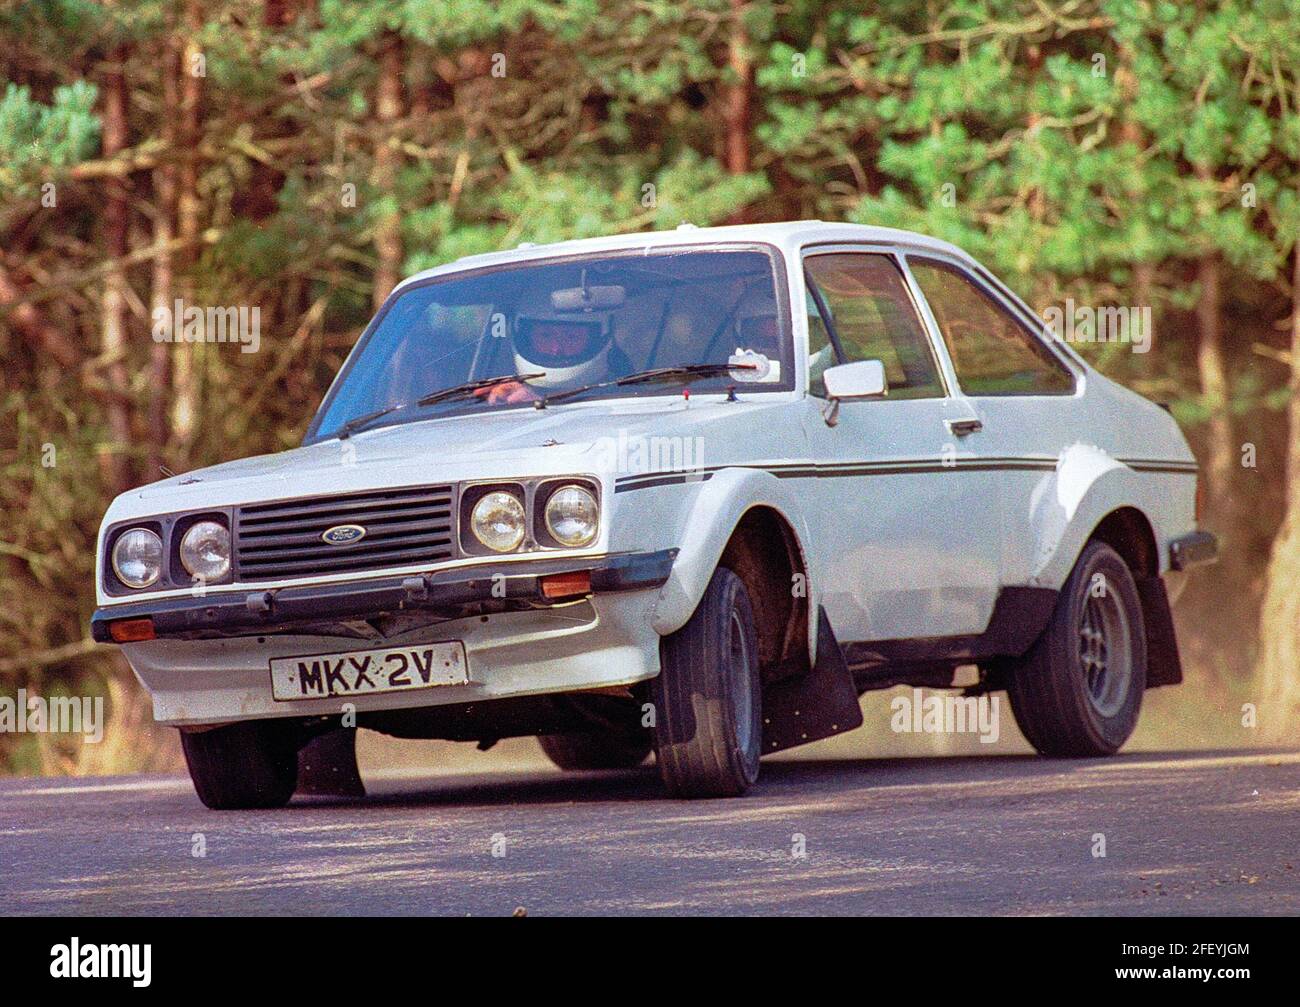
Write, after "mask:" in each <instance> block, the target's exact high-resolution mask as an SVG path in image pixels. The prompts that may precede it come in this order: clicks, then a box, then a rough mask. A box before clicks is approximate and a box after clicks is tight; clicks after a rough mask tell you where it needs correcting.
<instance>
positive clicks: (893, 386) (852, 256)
mask: <svg viewBox="0 0 1300 1007" xmlns="http://www.w3.org/2000/svg"><path fill="white" fill-rule="evenodd" d="M804 268H805V269H806V271H807V277H808V282H809V284H810V285H815V287H816V289H817V292H818V293H820V294H821V298H822V301H823V303H824V304H825V305H826V309H827V311H828V312H829V314H830V316H831V325H832V327H833V328H834V330H835V335H836V336H838V337H839V342H840V349H841V350H843V352H844V358H845V359H844V361H843V362H844V363H853V362H854V361H857V360H879V361H880V362H881V363H882V364H884V365H885V377H886V378H887V379H888V381H889V397H890V398H891V399H922V398H939V397H942V396H943V385H942V383H941V382H940V380H939V368H938V365H937V364H936V363H935V359H934V354H933V353H932V352H931V348H930V339H929V336H927V335H926V331H925V326H924V325H923V324H922V323H921V317H920V316H919V315H918V314H917V312H916V308H915V307H914V306H913V304H912V299H911V297H910V296H909V294H908V292H907V286H906V284H905V282H904V280H903V274H902V273H901V272H900V271H899V269H898V266H897V265H896V264H895V263H894V260H893V259H892V258H890V257H889V256H887V255H877V254H872V253H868V252H844V253H836V254H832V255H810V256H809V257H808V258H807V259H805V260H804ZM825 330H826V326H825V322H824V320H823V319H822V318H821V315H820V312H819V311H818V310H817V307H816V304H815V302H814V301H813V299H812V298H809V316H808V332H809V349H810V351H815V349H816V348H817V346H818V344H819V343H821V342H822V341H823V340H824V338H825ZM809 369H810V374H811V376H812V377H813V379H814V384H813V385H811V386H810V390H811V391H812V392H813V393H814V394H823V395H824V394H825V392H824V391H819V388H818V387H817V386H816V385H815V382H816V380H817V379H818V377H819V375H817V374H814V373H812V372H814V371H815V367H813V366H811V365H810V368H809Z"/></svg>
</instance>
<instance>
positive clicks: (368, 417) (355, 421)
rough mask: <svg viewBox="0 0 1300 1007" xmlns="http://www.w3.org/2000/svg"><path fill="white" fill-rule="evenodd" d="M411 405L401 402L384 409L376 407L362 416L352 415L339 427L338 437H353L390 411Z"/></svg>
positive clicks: (344, 438) (340, 438)
mask: <svg viewBox="0 0 1300 1007" xmlns="http://www.w3.org/2000/svg"><path fill="white" fill-rule="evenodd" d="M409 405H410V403H409V402H399V403H397V405H395V406H388V407H386V408H384V409H376V410H375V411H374V412H373V413H363V414H362V415H360V416H354V417H352V419H350V420H348V421H347V422H346V423H344V424H343V426H341V427H339V432H338V438H339V440H341V441H343V440H347V439H348V438H349V437H351V436H352V435H353V434H354V433H356V432H357V431H358V430H360V429H361V428H362V427H364V426H369V425H370V424H371V423H373V422H374V421H375V420H377V419H380V418H381V417H383V416H387V415H388V414H389V413H395V412H397V410H399V409H405V408H407V406H409Z"/></svg>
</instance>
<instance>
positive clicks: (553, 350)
mask: <svg viewBox="0 0 1300 1007" xmlns="http://www.w3.org/2000/svg"><path fill="white" fill-rule="evenodd" d="M514 330H515V331H514V351H515V367H516V368H517V369H518V372H519V373H520V374H531V373H535V372H537V371H542V372H544V373H545V375H546V376H545V377H544V378H535V379H533V381H532V382H530V384H534V385H537V386H539V387H542V388H556V387H571V386H574V385H582V384H590V383H592V382H594V381H599V380H601V379H603V378H605V377H607V376H608V373H609V367H608V365H607V363H606V358H607V357H608V356H609V351H610V347H611V346H612V345H613V343H612V340H611V338H610V326H609V324H608V319H607V318H603V317H601V316H599V315H578V316H569V317H563V316H561V315H559V314H558V313H557V314H555V315H548V316H538V315H519V316H518V317H517V318H516V319H515V326H514Z"/></svg>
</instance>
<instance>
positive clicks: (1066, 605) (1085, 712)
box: [1007, 542, 1147, 758]
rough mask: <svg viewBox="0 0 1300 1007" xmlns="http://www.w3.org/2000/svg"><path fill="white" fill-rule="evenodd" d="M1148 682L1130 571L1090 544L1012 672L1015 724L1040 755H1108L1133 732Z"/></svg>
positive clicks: (1105, 547) (1100, 545) (1107, 548)
mask: <svg viewBox="0 0 1300 1007" xmlns="http://www.w3.org/2000/svg"><path fill="white" fill-rule="evenodd" d="M1146 683H1147V649H1146V628H1145V625H1144V623H1143V619H1142V605H1141V602H1140V601H1139V599H1138V593H1137V587H1136V585H1135V584H1134V583H1133V574H1132V573H1131V572H1130V571H1129V568H1128V565H1127V564H1126V563H1125V562H1124V560H1123V559H1121V558H1120V555H1119V553H1117V552H1115V550H1114V549H1112V548H1111V547H1110V546H1108V545H1106V544H1105V543H1104V542H1089V543H1088V544H1087V545H1086V546H1085V547H1084V549H1083V552H1082V553H1081V554H1080V556H1079V560H1078V562H1077V563H1075V565H1074V570H1073V571H1072V572H1071V573H1070V576H1069V579H1067V580H1066V582H1065V586H1064V587H1063V588H1062V589H1061V593H1060V596H1059V597H1058V598H1057V599H1056V609H1055V611H1054V612H1053V613H1052V618H1051V621H1050V622H1049V623H1048V625H1047V629H1046V630H1045V631H1044V632H1043V635H1042V636H1041V637H1040V638H1039V639H1038V642H1037V643H1035V644H1034V646H1033V648H1032V649H1031V650H1030V652H1029V653H1028V654H1027V655H1026V656H1025V658H1024V659H1023V660H1022V661H1021V662H1019V663H1018V665H1017V666H1016V667H1015V668H1014V669H1012V672H1011V676H1010V680H1009V682H1008V688H1007V696H1008V698H1009V699H1010V701H1011V711H1012V713H1014V714H1015V718H1016V723H1017V724H1019V725H1020V730H1021V732H1022V733H1023V734H1024V736H1025V737H1026V738H1027V739H1028V740H1029V743H1030V744H1031V745H1033V746H1034V748H1036V749H1038V751H1039V752H1040V753H1042V754H1043V755H1052V756H1062V757H1074V758H1085V757H1089V756H1099V755H1113V754H1114V753H1115V752H1117V751H1118V750H1119V748H1120V746H1121V745H1123V744H1124V742H1126V741H1127V740H1128V738H1129V736H1130V735H1131V734H1132V733H1133V728H1134V727H1136V726H1137V719H1138V712H1139V710H1140V709H1141V707H1142V693H1143V692H1145V691H1146Z"/></svg>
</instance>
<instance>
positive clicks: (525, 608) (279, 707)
mask: <svg viewBox="0 0 1300 1007" xmlns="http://www.w3.org/2000/svg"><path fill="white" fill-rule="evenodd" d="M675 556H676V551H675V550H669V551H664V552H657V553H625V554H618V555H612V556H603V557H598V558H595V559H591V558H588V559H585V560H584V559H573V558H569V559H558V558H548V559H545V560H537V561H531V560H530V561H524V562H520V563H516V564H503V563H497V564H494V565H493V566H489V567H474V568H472V569H461V570H448V571H442V572H441V573H434V574H428V575H425V576H423V577H417V578H405V579H401V578H398V579H394V578H388V579H386V580H373V581H372V580H367V581H363V582H356V583H353V584H346V585H340V584H335V585H322V586H317V587H312V588H306V587H304V588H294V589H289V588H284V589H282V590H280V591H276V592H271V594H272V597H271V598H270V600H269V602H267V601H266V599H264V598H261V597H260V596H258V597H256V598H247V597H245V596H244V595H234V596H232V597H224V596H223V597H222V598H221V599H219V600H216V601H214V600H213V599H212V598H211V597H209V598H206V599H203V598H193V599H191V598H186V599H183V600H179V601H178V600H171V601H166V602H157V601H155V602H150V603H140V604H139V605H138V606H137V605H115V606H112V607H110V608H107V609H103V610H101V611H99V612H96V613H95V617H96V620H97V624H98V626H97V630H96V637H97V638H98V639H102V638H104V635H105V634H107V632H108V624H109V623H110V622H112V621H114V620H117V619H122V618H144V617H146V616H148V617H150V618H152V619H153V620H154V624H155V626H157V627H158V629H159V632H158V636H159V638H158V639H153V640H148V641H142V642H138V643H126V644H123V646H122V652H123V654H124V655H125V656H126V659H127V661H128V662H130V664H131V667H132V669H133V670H134V671H135V673H136V675H137V677H139V679H140V681H141V683H142V684H143V685H144V686H145V688H146V689H148V690H149V693H150V695H151V697H152V699H153V708H154V717H155V719H156V720H158V721H159V722H162V723H168V724H174V725H177V726H185V725H201V724H220V723H228V722H231V721H236V720H253V719H262V718H270V717H303V716H307V717H311V716H337V715H338V714H339V711H340V709H341V708H342V705H343V704H345V703H346V704H348V705H351V706H353V707H354V708H355V709H356V710H357V711H358V712H367V711H382V710H397V709H404V708H412V707H429V706H444V705H449V704H454V703H475V702H478V701H481V700H490V699H501V698H507V697H516V696H533V695H543V694H548V693H564V692H580V691H584V690H592V689H603V688H608V687H612V686H623V685H630V684H632V683H634V682H640V681H644V680H646V679H648V678H653V677H654V676H655V675H656V674H658V672H659V635H658V634H657V633H656V632H655V630H654V628H653V625H652V622H653V612H654V607H655V604H656V602H657V600H658V590H657V588H658V587H659V586H660V585H662V584H663V583H664V581H665V580H666V579H667V577H668V574H669V572H670V570H671V568H672V562H673V559H674V557H675ZM575 570H582V571H590V573H591V592H590V593H589V594H586V595H584V596H581V597H573V598H567V599H563V600H558V601H552V600H547V599H545V597H544V596H543V595H542V593H541V580H542V578H543V577H545V576H547V575H549V574H553V573H564V572H572V571H575ZM494 575H495V576H494ZM494 587H495V588H496V590H495V592H494V590H493V588H494ZM503 591H504V597H505V598H507V599H512V600H517V601H520V602H522V603H523V604H519V605H515V606H513V607H511V606H506V607H504V609H503V608H502V606H500V605H498V606H496V607H495V608H490V610H489V608H484V609H483V610H482V611H478V610H475V609H474V608H473V607H472V606H473V603H474V602H477V601H488V600H491V601H495V602H500V601H501V599H502V597H503ZM263 603H265V604H266V606H267V607H265V608H263ZM467 604H468V605H471V609H470V610H469V611H466V610H465V608H464V606H465V605H467ZM439 610H442V611H439ZM419 612H428V613H430V614H431V615H433V616H435V617H436V618H435V619H433V620H432V621H429V620H415V622H417V623H419V625H416V626H414V628H409V629H402V628H400V626H399V628H397V629H394V630H393V631H392V632H391V634H388V635H385V636H384V637H383V638H382V639H381V640H376V639H362V638H358V637H357V636H344V635H341V633H342V624H344V623H346V622H347V620H349V619H351V620H357V619H362V620H364V619H367V618H374V617H377V616H380V615H395V614H403V613H405V614H413V613H419ZM398 622H399V623H400V622H401V620H398ZM379 625H383V623H382V621H380V622H379ZM330 626H333V627H334V631H333V632H331V631H330V628H329V627H330ZM446 640H455V641H459V642H461V643H462V644H463V645H464V648H465V654H466V660H467V664H468V669H469V682H468V683H466V684H464V685H452V686H436V687H431V688H425V689H413V690H406V691H400V692H382V693H366V694H358V695H353V696H348V697H330V698H318V699H310V700H294V701H288V702H286V701H282V700H276V699H275V698H274V696H273V695H272V690H271V676H270V662H271V661H272V660H274V659H276V658H291V657H302V656H304V655H313V654H324V653H345V652H350V651H357V650H368V649H373V648H377V647H389V646H392V647H397V646H407V645H415V644H419V643H428V642H433V641H446Z"/></svg>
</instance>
